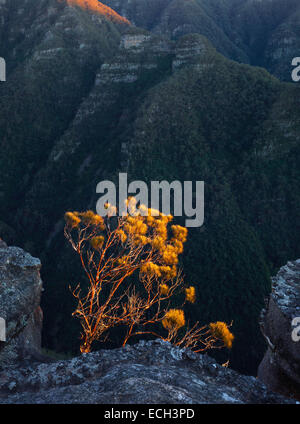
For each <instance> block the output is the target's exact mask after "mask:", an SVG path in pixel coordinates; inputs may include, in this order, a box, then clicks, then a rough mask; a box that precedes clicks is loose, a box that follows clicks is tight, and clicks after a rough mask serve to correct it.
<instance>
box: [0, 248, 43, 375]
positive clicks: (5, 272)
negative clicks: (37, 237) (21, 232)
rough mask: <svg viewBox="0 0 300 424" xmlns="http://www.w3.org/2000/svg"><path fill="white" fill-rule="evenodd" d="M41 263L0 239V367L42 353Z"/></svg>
mask: <svg viewBox="0 0 300 424" xmlns="http://www.w3.org/2000/svg"><path fill="white" fill-rule="evenodd" d="M40 268H41V262H40V260H39V259H36V258H33V257H32V256H31V255H30V254H29V253H26V252H25V251H24V250H23V249H21V248H18V247H7V246H6V244H5V243H4V242H3V241H2V240H0V318H2V320H1V324H2V325H1V334H2V337H1V340H0V368H5V367H7V366H9V365H15V364H16V363H18V362H20V361H21V362H22V361H25V360H30V359H32V358H33V357H36V356H38V355H39V354H40V349H41V330H42V318H43V315H42V310H41V308H40V298H41V292H42V281H41V278H40Z"/></svg>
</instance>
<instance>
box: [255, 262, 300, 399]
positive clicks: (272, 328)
mask: <svg viewBox="0 0 300 424" xmlns="http://www.w3.org/2000/svg"><path fill="white" fill-rule="evenodd" d="M297 317H300V259H298V260H297V261H295V262H288V264H287V265H285V266H284V267H282V268H281V269H280V271H279V272H278V274H277V276H276V277H275V278H273V292H272V294H271V297H270V299H269V302H268V305H267V307H266V309H264V310H263V311H262V316H261V318H262V319H261V328H262V332H263V334H264V336H265V338H266V340H267V343H268V351H267V353H266V355H265V357H264V359H263V361H262V363H261V364H260V366H259V369H258V378H259V379H260V380H262V381H263V382H264V383H265V384H266V385H267V386H268V388H269V389H270V390H273V391H275V392H278V393H282V394H284V395H286V396H293V397H295V398H297V399H299V400H300V341H297V340H296V338H295V337H293V336H292V333H293V331H294V332H296V329H295V328H293V325H292V323H293V320H294V319H295V318H297ZM299 333H300V330H299Z"/></svg>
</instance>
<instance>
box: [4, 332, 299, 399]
mask: <svg viewBox="0 0 300 424" xmlns="http://www.w3.org/2000/svg"><path fill="white" fill-rule="evenodd" d="M0 381H1V384H0V403H13V404H16V403H35V404H39V403H50V404H53V403H55V404H56V403H60V404H61V403H63V404H66V403H68V404H69V403H81V404H82V403H83V404H87V403H88V404H96V403H104V404H108V403H109V404H124V403H125V404H126V403H128V404H129V403H132V404H158V403H161V404H197V403H204V404H206V403H209V404H211V403H212V404H216V403H232V404H240V403H292V401H290V400H287V399H285V398H283V397H281V396H279V395H276V394H274V393H271V392H269V391H267V389H266V387H265V386H264V385H263V384H261V383H260V382H258V381H257V380H256V379H255V378H254V377H246V376H242V375H239V374H238V373H237V372H235V371H232V370H230V369H228V368H224V367H222V366H220V365H218V364H217V363H216V362H215V361H214V360H213V359H211V358H210V357H208V356H206V355H200V354H195V353H193V352H191V351H189V350H182V349H179V348H177V347H173V346H172V345H171V344H169V343H166V342H162V341H161V340H154V341H148V342H145V341H141V342H140V343H139V344H137V345H134V346H126V347H125V348H121V349H114V350H101V351H98V352H95V353H89V354H84V355H82V356H80V357H77V358H73V359H71V360H65V361H58V362H55V363H51V364H49V363H48V364H45V363H41V364H39V365H35V366H28V367H22V368H19V369H18V368H13V369H7V370H6V371H5V372H3V373H2V374H1V373H0Z"/></svg>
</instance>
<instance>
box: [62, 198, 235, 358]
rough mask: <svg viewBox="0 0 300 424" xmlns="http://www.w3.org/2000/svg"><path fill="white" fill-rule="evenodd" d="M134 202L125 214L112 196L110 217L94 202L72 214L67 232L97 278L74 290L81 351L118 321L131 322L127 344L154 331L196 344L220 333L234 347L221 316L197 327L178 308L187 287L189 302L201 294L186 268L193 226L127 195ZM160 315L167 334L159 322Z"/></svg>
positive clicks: (211, 343) (202, 346) (200, 346)
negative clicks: (188, 281) (187, 281)
mask: <svg viewBox="0 0 300 424" xmlns="http://www.w3.org/2000/svg"><path fill="white" fill-rule="evenodd" d="M126 206H127V210H128V212H129V213H128V214H127V215H126V214H124V215H123V216H120V217H118V216H116V215H117V210H116V207H115V206H112V205H109V204H107V205H106V210H107V216H106V217H105V218H103V217H101V216H99V215H97V214H95V213H94V212H93V211H90V210H89V211H86V212H67V213H66V214H65V221H66V225H65V230H64V234H65V237H66V238H67V240H68V241H69V242H70V243H71V246H72V247H73V249H74V250H75V251H76V253H77V254H78V255H79V256H80V260H81V263H82V266H83V269H84V271H85V273H86V275H87V277H88V282H89V285H88V290H87V293H86V294H82V292H81V289H80V285H78V286H77V287H76V288H75V290H73V295H74V296H75V298H76V299H77V308H76V310H75V311H74V312H73V316H75V317H77V318H79V320H80V322H81V326H82V334H81V337H82V343H81V346H80V350H81V352H83V353H87V352H90V350H91V346H92V343H93V342H94V341H95V340H102V341H103V340H105V339H106V337H107V334H108V332H109V330H110V329H112V328H114V327H116V326H123V327H124V326H125V327H126V328H127V332H126V336H125V338H124V341H123V345H125V344H126V343H127V341H128V340H129V338H130V337H133V336H137V335H142V334H151V335H153V336H156V337H160V338H162V339H164V340H167V341H170V342H171V343H173V344H175V345H177V346H185V347H190V348H192V349H193V350H195V351H203V350H206V349H208V348H213V347H215V344H216V343H217V342H218V341H221V342H222V343H223V345H225V346H227V347H231V344H232V340H233V338H232V339H230V336H229V335H228V333H226V331H225V329H224V328H223V327H222V328H221V325H220V323H217V324H218V327H216V326H214V325H213V324H211V326H204V327H199V325H198V323H196V324H195V325H194V326H193V327H192V328H189V326H188V323H186V320H185V316H184V311H183V309H182V308H177V309H173V308H170V305H171V300H172V298H173V296H174V295H175V294H176V293H177V292H178V291H180V290H181V291H183V292H184V293H185V300H184V302H183V305H182V306H184V304H185V303H186V302H191V303H195V301H196V290H195V287H193V286H190V287H186V288H184V283H183V277H182V273H181V271H180V270H179V269H178V263H179V255H180V254H181V253H182V252H183V246H184V243H185V242H186V240H187V229H186V228H184V227H181V226H180V225H171V227H170V228H169V225H170V223H171V221H172V220H173V217H172V216H171V215H168V216H167V215H164V214H162V213H160V212H159V211H157V210H154V209H150V208H147V207H146V206H145V205H140V206H139V207H137V203H136V199H135V198H132V197H131V198H129V199H127V201H126ZM132 275H136V276H137V277H139V281H140V283H139V285H138V290H137V287H136V286H135V284H134V283H129V280H128V279H129V277H130V276H132ZM104 289H105V290H104ZM157 323H161V326H162V327H161V328H162V334H157V333H156V332H154V331H153V330H152V327H153V324H157ZM225 326H226V324H225ZM226 328H227V327H226ZM228 331H229V330H228ZM229 334H231V333H230V332H229ZM230 340H231V341H230ZM230 343H231V344H230Z"/></svg>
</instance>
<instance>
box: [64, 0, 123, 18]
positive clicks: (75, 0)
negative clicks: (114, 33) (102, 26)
mask: <svg viewBox="0 0 300 424" xmlns="http://www.w3.org/2000/svg"><path fill="white" fill-rule="evenodd" d="M66 2H67V3H68V4H69V5H70V6H79V7H81V8H82V9H88V10H92V11H93V12H95V13H98V14H100V15H103V16H105V17H106V18H108V19H109V20H111V21H113V22H116V23H120V24H130V22H129V21H128V19H126V18H124V17H123V16H120V15H119V14H118V13H117V12H115V11H114V10H113V9H111V8H110V7H108V6H105V5H104V4H103V3H100V2H99V1H98V0H66Z"/></svg>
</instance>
